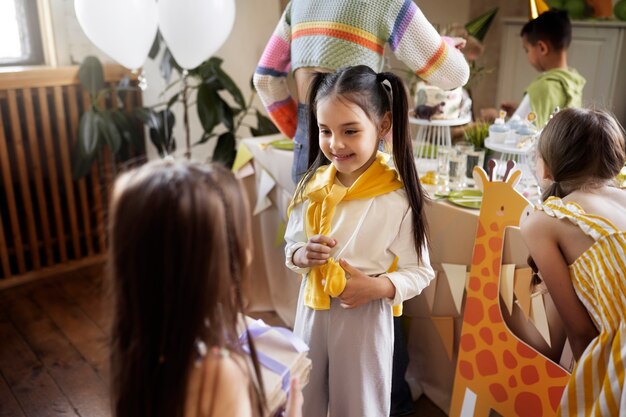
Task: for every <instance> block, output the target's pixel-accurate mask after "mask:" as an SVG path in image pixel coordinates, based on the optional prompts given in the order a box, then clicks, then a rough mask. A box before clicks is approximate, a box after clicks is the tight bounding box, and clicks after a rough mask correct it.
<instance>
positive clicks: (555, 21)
mask: <svg viewBox="0 0 626 417" xmlns="http://www.w3.org/2000/svg"><path fill="white" fill-rule="evenodd" d="M520 36H522V37H524V36H525V37H526V40H527V41H528V42H529V43H530V44H531V45H535V44H536V43H537V42H539V41H544V42H547V43H549V44H550V46H551V47H552V48H554V49H555V50H557V51H562V50H563V49H567V48H568V47H569V44H570V42H571V41H572V24H571V23H570V20H569V17H568V16H567V12H566V11H564V10H548V11H547V12H543V13H541V14H540V15H539V17H537V18H536V19H533V20H531V21H529V22H528V23H526V24H525V25H524V27H522V31H521V32H520Z"/></svg>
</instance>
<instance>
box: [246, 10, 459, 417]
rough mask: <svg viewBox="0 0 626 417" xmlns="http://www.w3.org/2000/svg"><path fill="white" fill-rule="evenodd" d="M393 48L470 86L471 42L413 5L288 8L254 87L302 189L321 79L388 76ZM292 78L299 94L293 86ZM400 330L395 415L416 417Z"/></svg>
mask: <svg viewBox="0 0 626 417" xmlns="http://www.w3.org/2000/svg"><path fill="white" fill-rule="evenodd" d="M386 44H389V47H390V48H391V50H392V52H393V53H394V54H395V56H396V57H397V58H398V59H399V60H401V61H402V62H404V63H405V64H406V65H407V66H408V67H409V68H410V69H411V70H412V71H414V72H415V74H417V75H418V76H419V77H420V78H422V79H424V80H426V81H428V82H429V83H431V84H433V85H435V86H438V87H440V88H442V89H453V88H457V87H459V86H462V85H464V84H465V83H466V82H467V80H468V77H469V66H468V64H467V61H466V60H465V58H464V57H463V55H462V54H461V53H460V52H459V51H458V50H457V48H462V47H463V46H464V45H465V43H464V40H462V39H452V38H445V37H441V36H439V34H438V33H437V31H436V30H435V28H434V27H433V26H432V25H431V24H430V22H428V20H427V19H426V17H424V15H423V13H422V12H421V11H420V9H419V8H418V7H417V6H416V5H415V3H414V2H413V1H412V0H375V1H374V0H342V1H339V0H292V1H291V2H290V3H289V4H288V5H287V7H286V8H285V10H284V12H283V14H282V16H281V18H280V21H279V22H278V25H277V26H276V29H275V30H274V33H273V34H272V37H271V38H270V40H269V42H268V44H267V46H266V48H265V51H264V52H263V55H262V57H261V60H260V61H259V64H258V66H257V69H256V72H255V74H254V85H255V87H256V89H257V91H258V94H259V97H260V98H261V101H262V102H263V105H264V106H265V108H266V109H267V112H268V113H269V115H270V118H271V119H272V120H273V122H274V124H276V126H277V127H278V128H279V129H280V131H281V132H282V133H284V134H285V135H287V136H288V137H290V138H293V139H294V142H295V143H294V145H295V146H294V162H293V166H292V178H293V180H294V182H295V183H298V181H299V180H300V177H301V176H302V175H303V174H304V173H305V172H306V170H307V168H308V167H309V165H310V162H309V155H308V153H309V152H308V149H309V146H308V143H309V138H308V137H307V132H308V130H307V108H306V105H305V104H304V103H306V101H307V92H308V90H309V85H310V84H311V81H312V80H313V78H314V76H315V74H316V73H318V72H332V71H335V70H337V69H339V68H342V67H346V66H354V65H367V66H369V67H370V68H372V69H373V70H374V71H376V72H381V71H382V69H383V65H384V48H385V45H386ZM290 70H291V71H293V73H294V74H293V75H294V79H295V84H296V90H297V91H295V92H294V93H295V94H292V92H291V91H290V89H289V87H288V85H287V75H288V73H289V71H290ZM294 96H295V97H294ZM314 140H317V138H314ZM394 328H395V332H394V338H395V343H394V345H395V349H394V358H393V362H394V366H393V384H392V397H391V415H392V416H400V415H405V414H408V413H411V412H412V408H413V403H412V400H411V395H410V391H409V387H408V385H407V383H406V381H405V380H404V374H405V372H406V368H407V365H408V354H407V352H406V348H405V347H404V346H405V345H404V342H403V335H402V327H401V326H400V321H399V319H397V318H396V319H394Z"/></svg>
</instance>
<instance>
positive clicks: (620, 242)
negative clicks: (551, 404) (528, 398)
mask: <svg viewBox="0 0 626 417" xmlns="http://www.w3.org/2000/svg"><path fill="white" fill-rule="evenodd" d="M543 211H544V212H545V213H546V214H548V215H549V216H552V217H556V218H559V219H568V220H569V221H571V222H572V223H574V224H576V225H578V226H579V227H580V228H581V229H582V230H583V232H585V233H586V234H587V235H589V236H590V237H592V238H593V240H594V241H595V243H594V244H593V245H592V246H591V247H590V248H589V249H587V250H586V251H585V252H584V253H583V254H582V255H580V257H579V258H578V259H576V261H574V263H573V264H572V265H570V267H569V270H570V275H571V277H572V281H573V284H574V289H575V290H576V294H577V295H578V298H579V299H580V300H581V301H582V303H583V304H584V305H585V307H586V308H587V311H589V314H590V316H591V318H592V319H593V321H594V323H595V325H596V327H597V328H598V330H599V332H600V334H599V335H598V337H596V338H595V339H594V340H593V341H592V342H591V343H590V344H589V346H588V347H587V349H585V351H584V352H583V354H582V356H581V357H580V360H579V361H578V363H577V364H576V367H575V368H574V370H573V372H572V379H571V380H570V382H569V384H568V385H567V387H566V388H565V391H564V393H563V398H562V399H561V406H560V409H559V415H561V416H606V417H615V416H618V417H626V389H625V388H624V366H625V364H626V319H625V316H626V231H620V230H618V229H617V228H616V227H615V226H614V225H613V224H612V223H611V222H610V221H609V220H607V219H604V218H602V217H599V216H594V215H591V214H586V213H585V212H584V210H583V209H582V208H581V207H580V206H579V205H578V204H576V203H569V202H568V203H565V202H563V201H562V200H561V199H558V198H554V197H552V198H549V199H548V200H546V202H544V204H543Z"/></svg>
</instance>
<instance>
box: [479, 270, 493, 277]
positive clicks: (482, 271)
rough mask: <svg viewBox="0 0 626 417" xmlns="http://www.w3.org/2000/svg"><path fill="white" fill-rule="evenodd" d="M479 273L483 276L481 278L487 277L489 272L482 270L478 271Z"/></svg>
mask: <svg viewBox="0 0 626 417" xmlns="http://www.w3.org/2000/svg"><path fill="white" fill-rule="evenodd" d="M480 273H481V274H483V277H488V276H489V274H490V273H491V271H489V268H483V269H481V270H480Z"/></svg>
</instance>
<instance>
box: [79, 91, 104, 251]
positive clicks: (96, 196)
mask: <svg viewBox="0 0 626 417" xmlns="http://www.w3.org/2000/svg"><path fill="white" fill-rule="evenodd" d="M89 107H91V99H90V98H89V93H88V92H87V91H86V90H83V111H85V110H87V109H89ZM91 187H92V190H91V192H92V194H93V204H94V209H95V210H96V234H97V235H98V252H99V253H105V252H106V236H105V235H106V227H105V225H104V211H103V206H102V189H101V184H100V167H99V163H98V161H97V160H96V161H95V162H94V164H93V167H91Z"/></svg>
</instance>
